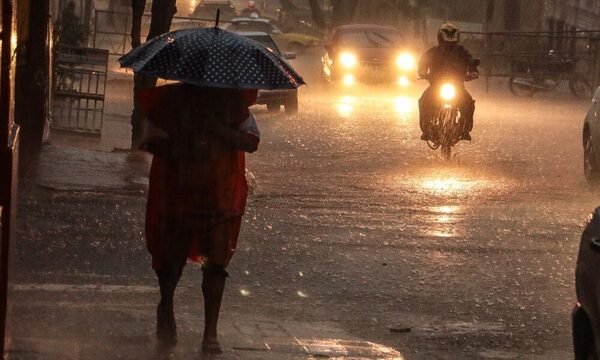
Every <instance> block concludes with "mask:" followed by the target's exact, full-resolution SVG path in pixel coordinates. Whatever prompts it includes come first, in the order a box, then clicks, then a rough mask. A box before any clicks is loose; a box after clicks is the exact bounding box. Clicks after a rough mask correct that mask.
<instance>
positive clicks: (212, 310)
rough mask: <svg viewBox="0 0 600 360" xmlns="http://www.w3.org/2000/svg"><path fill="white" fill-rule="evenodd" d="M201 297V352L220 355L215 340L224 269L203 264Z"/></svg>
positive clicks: (223, 286) (216, 340)
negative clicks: (202, 308)
mask: <svg viewBox="0 0 600 360" xmlns="http://www.w3.org/2000/svg"><path fill="white" fill-rule="evenodd" d="M202 272H203V278H202V295H203V296H204V339H203V341H202V350H203V351H207V352H212V353H221V352H222V351H221V346H220V345H219V342H218V339H217V322H218V321H219V312H220V310H221V301H222V300H223V291H224V290H225V279H226V278H227V276H228V274H227V271H225V267H224V266H222V265H215V264H211V263H205V264H204V265H203V266H202Z"/></svg>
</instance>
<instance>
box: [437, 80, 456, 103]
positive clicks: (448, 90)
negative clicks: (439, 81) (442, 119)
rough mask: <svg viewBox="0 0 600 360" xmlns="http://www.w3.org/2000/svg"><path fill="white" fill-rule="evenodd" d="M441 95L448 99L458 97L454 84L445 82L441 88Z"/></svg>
mask: <svg viewBox="0 0 600 360" xmlns="http://www.w3.org/2000/svg"><path fill="white" fill-rule="evenodd" d="M440 96H441V97H442V99H444V100H446V101H450V100H453V99H454V98H455V97H456V87H454V85H452V84H444V85H442V87H441V89H440Z"/></svg>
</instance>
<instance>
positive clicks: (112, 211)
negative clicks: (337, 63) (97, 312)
mask: <svg viewBox="0 0 600 360" xmlns="http://www.w3.org/2000/svg"><path fill="white" fill-rule="evenodd" d="M480 86H481V85H476V86H475V88H473V92H474V95H475V97H476V99H477V101H478V102H477V113H476V120H475V121H476V125H475V130H474V132H473V142H472V143H465V144H460V145H459V146H458V148H457V149H456V152H455V154H456V155H455V156H454V158H453V159H452V161H450V162H447V161H444V160H442V159H441V157H440V155H439V151H438V152H434V151H431V150H429V149H428V148H427V146H426V145H425V144H424V143H423V142H421V141H419V140H418V138H419V135H420V131H419V129H418V120H417V108H416V98H417V96H416V95H417V93H418V92H417V91H416V90H415V91H413V92H409V93H402V92H400V91H398V90H397V89H376V88H369V89H366V90H365V91H361V92H358V93H351V92H350V93H343V92H333V91H325V90H324V89H323V88H321V87H320V86H318V85H313V86H311V87H310V88H307V89H303V90H302V91H301V99H300V113H299V114H298V115H297V116H286V115H284V114H269V113H267V112H266V110H264V109H262V108H257V109H256V111H255V112H256V114H257V117H258V120H259V125H260V127H261V129H262V132H263V138H262V143H261V147H260V151H259V152H258V153H256V154H254V155H251V156H249V161H248V168H249V169H250V170H251V171H252V172H253V173H254V175H255V176H256V178H257V188H256V190H255V194H254V195H253V196H252V198H251V201H250V203H249V206H248V211H247V216H246V218H245V225H244V229H243V235H242V239H241V241H240V247H239V251H238V253H237V254H236V256H235V258H234V261H233V263H232V265H231V269H230V272H231V274H232V277H231V279H230V282H229V284H228V290H227V294H226V304H225V309H226V310H225V311H226V312H227V311H228V310H227V309H231V310H232V311H234V312H243V313H251V314H259V315H260V314H268V315H269V316H271V317H273V318H275V319H281V320H282V321H283V320H292V321H294V320H295V321H303V322H319V321H325V322H329V323H333V324H336V326H339V327H340V328H342V329H344V331H346V332H348V333H350V334H352V335H354V336H357V337H360V338H362V339H367V340H370V341H375V342H378V343H382V344H385V345H388V346H391V347H393V348H396V349H398V350H400V351H401V352H402V353H403V354H404V356H405V357H406V358H407V359H471V358H474V359H481V358H483V359H565V358H569V357H570V352H571V345H570V342H571V340H570V330H569V326H570V318H569V316H570V310H571V308H572V306H573V304H574V300H575V293H574V287H573V273H574V262H575V256H576V251H577V246H578V242H579V236H580V233H581V231H582V228H583V224H584V222H585V220H586V217H587V215H588V213H589V212H590V211H591V210H592V209H593V208H594V207H595V206H596V205H598V202H597V200H596V199H597V198H598V193H597V192H593V191H591V190H590V189H589V187H588V186H587V184H586V182H585V181H584V179H583V172H582V164H581V163H582V161H581V144H580V142H581V140H580V139H581V125H582V120H583V117H584V114H585V111H586V106H587V104H586V103H585V102H576V101H574V100H572V99H570V98H568V97H566V96H565V98H561V97H560V96H558V95H549V96H547V97H543V98H540V99H537V98H535V99H526V100H522V99H520V100H519V99H515V98H513V97H511V96H509V95H507V94H506V92H505V91H504V90H503V89H501V88H494V90H493V91H492V93H491V94H492V95H490V94H486V93H485V92H484V91H482V90H481V89H480ZM124 88H126V86H125V85H123V86H121V87H120V89H121V90H122V89H124ZM110 96H112V97H113V98H114V102H115V104H114V105H113V106H115V107H114V108H113V109H125V108H127V104H124V103H119V102H118V101H119V100H118V99H126V96H127V93H126V92H124V91H121V92H115V93H113V94H111V95H110ZM114 111H115V112H120V110H114ZM101 194H105V196H98V194H97V193H94V192H91V193H87V194H85V193H84V194H79V195H78V197H74V195H71V194H69V193H59V194H47V195H46V196H47V198H46V199H45V200H44V201H42V202H41V204H40V203H38V202H36V203H32V200H28V199H25V200H24V201H23V204H22V205H21V206H22V207H23V209H25V210H28V211H29V212H28V213H27V214H25V215H24V220H25V222H26V223H27V224H28V225H27V226H26V227H23V228H22V229H21V234H24V235H23V236H22V237H23V239H24V240H23V241H22V242H21V244H20V246H19V248H18V252H20V254H21V255H24V254H27V256H26V257H25V256H23V257H22V258H21V260H19V262H20V263H19V269H20V270H19V271H20V278H21V280H22V281H24V282H32V281H34V282H35V281H38V282H39V281H41V282H43V281H50V280H52V281H57V282H65V281H66V280H65V279H68V280H69V281H74V282H81V283H85V282H86V281H90V280H89V279H90V277H93V278H94V279H100V280H96V281H101V282H106V283H114V282H118V283H122V284H134V285H148V284H152V285H153V281H154V280H153V274H152V273H151V272H150V269H149V260H148V256H147V255H146V253H145V249H144V244H143V239H142V235H141V234H142V231H143V216H144V206H145V199H144V194H143V192H141V193H140V192H138V193H136V192H126V193H112V192H106V193H104V192H101ZM44 204H45V206H49V204H52V209H53V210H52V212H51V213H43V211H42V210H39V209H43V208H44ZM73 209H79V211H75V210H73ZM82 209H83V210H82ZM35 211H38V214H37V215H36V213H35ZM40 211H42V215H41V216H42V218H44V219H46V221H39V220H36V216H38V217H37V219H39V218H40V216H39V212H40ZM57 221H59V222H61V224H62V227H60V228H59V230H56V223H57ZM86 221H87V222H88V223H89V222H92V223H96V224H97V223H98V222H100V227H99V228H100V229H102V230H101V231H98V234H95V235H88V236H92V237H94V239H93V242H92V241H82V239H81V236H80V237H79V238H77V236H74V234H77V233H81V232H83V231H84V229H85V226H86V225H85V224H86ZM102 224H110V226H109V227H106V226H103V225H102ZM65 234H68V235H65ZM44 236H46V237H50V238H51V239H60V241H59V242H57V241H51V242H46V243H43V245H42V244H40V241H39V240H40V239H41V238H43V237H44ZM46 244H50V245H46ZM32 269H33V270H34V272H33V274H32V273H31V270H32ZM190 269H192V270H191V271H189V272H188V273H187V274H186V276H185V277H184V280H183V281H184V283H186V284H189V283H194V284H196V285H197V283H198V280H197V279H196V278H197V277H198V275H199V270H198V268H197V267H190ZM49 279H50V280H49ZM196 290H198V289H197V286H196ZM182 291H183V292H184V293H185V297H184V298H183V299H180V300H179V301H180V302H182V303H186V304H193V303H198V304H199V303H200V299H201V298H200V292H199V291H193V292H192V291H188V290H182ZM150 316H151V314H150ZM404 328H410V329H411V331H410V332H402V331H401V330H404ZM399 331H401V332H399Z"/></svg>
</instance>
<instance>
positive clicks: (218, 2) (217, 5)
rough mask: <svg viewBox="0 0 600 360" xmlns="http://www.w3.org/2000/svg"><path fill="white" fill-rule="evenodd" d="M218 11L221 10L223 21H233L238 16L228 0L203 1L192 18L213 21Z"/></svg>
mask: <svg viewBox="0 0 600 360" xmlns="http://www.w3.org/2000/svg"><path fill="white" fill-rule="evenodd" d="M217 10H221V15H220V19H221V20H225V21H227V20H231V19H232V18H234V17H236V16H237V11H236V9H235V6H233V4H232V3H231V1H228V0H202V2H201V3H200V4H198V6H196V9H194V12H193V13H192V17H195V18H198V19H204V20H212V19H215V18H216V16H217Z"/></svg>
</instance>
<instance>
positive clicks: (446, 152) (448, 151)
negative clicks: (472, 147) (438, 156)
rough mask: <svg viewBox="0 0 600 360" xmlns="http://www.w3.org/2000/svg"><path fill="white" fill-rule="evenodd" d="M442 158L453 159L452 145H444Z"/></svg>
mask: <svg viewBox="0 0 600 360" xmlns="http://www.w3.org/2000/svg"><path fill="white" fill-rule="evenodd" d="M442 157H443V158H444V160H450V159H451V158H452V145H450V144H443V145H442Z"/></svg>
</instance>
